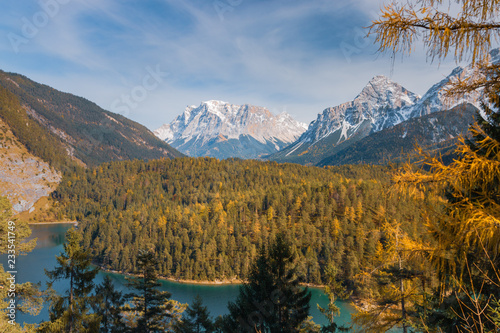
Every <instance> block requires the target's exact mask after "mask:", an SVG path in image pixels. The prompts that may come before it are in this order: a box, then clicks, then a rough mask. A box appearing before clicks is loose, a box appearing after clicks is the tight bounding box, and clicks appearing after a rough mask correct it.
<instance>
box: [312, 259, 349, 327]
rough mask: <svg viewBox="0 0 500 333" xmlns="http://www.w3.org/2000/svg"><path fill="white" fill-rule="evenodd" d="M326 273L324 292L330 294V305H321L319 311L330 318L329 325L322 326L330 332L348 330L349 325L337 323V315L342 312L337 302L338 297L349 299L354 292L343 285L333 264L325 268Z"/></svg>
mask: <svg viewBox="0 0 500 333" xmlns="http://www.w3.org/2000/svg"><path fill="white" fill-rule="evenodd" d="M325 275H326V283H325V289H324V293H325V294H326V295H327V296H328V307H327V308H323V307H321V306H319V304H318V309H319V311H320V312H321V313H322V314H323V315H324V316H325V317H326V318H327V319H328V325H325V326H323V327H322V328H321V332H322V333H330V332H336V331H337V330H339V331H346V330H347V327H344V326H339V325H338V324H337V323H335V316H338V315H339V314H340V308H339V307H338V306H337V305H336V304H335V301H336V300H337V299H343V300H345V299H347V298H349V296H350V295H351V293H352V292H348V291H347V289H346V287H345V286H344V285H342V282H341V281H339V279H338V277H337V275H338V272H337V268H336V267H335V266H333V265H332V264H330V265H328V267H327V268H326V270H325Z"/></svg>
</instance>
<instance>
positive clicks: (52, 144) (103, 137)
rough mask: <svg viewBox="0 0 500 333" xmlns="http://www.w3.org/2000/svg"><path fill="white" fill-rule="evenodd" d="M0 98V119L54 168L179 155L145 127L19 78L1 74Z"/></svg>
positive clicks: (92, 104) (31, 149)
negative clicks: (72, 164) (75, 163)
mask: <svg viewBox="0 0 500 333" xmlns="http://www.w3.org/2000/svg"><path fill="white" fill-rule="evenodd" d="M0 94H1V97H2V98H1V99H0V103H2V105H1V107H0V117H1V118H2V119H3V120H4V121H5V122H6V123H7V125H9V127H10V128H11V130H12V132H13V133H14V135H16V137H17V138H18V139H19V140H20V141H21V142H22V143H23V144H24V145H25V146H26V147H27V148H28V150H29V151H30V152H32V153H33V154H34V155H37V156H39V157H41V158H42V159H43V160H44V161H46V162H48V163H50V164H51V165H52V166H55V167H56V168H58V169H62V168H63V167H65V166H68V165H69V164H71V162H70V161H73V163H74V162H78V163H80V164H84V165H89V166H90V165H97V164H99V163H102V162H107V161H112V160H125V159H134V158H140V159H154V158H162V157H176V156H181V155H182V154H180V153H179V152H177V151H176V150H175V149H173V148H172V147H170V146H169V145H168V144H166V143H164V142H162V141H161V140H158V139H157V138H156V137H155V136H154V135H153V134H152V133H151V132H150V131H149V130H148V129H147V128H145V127H144V126H142V125H140V124H138V123H136V122H134V121H132V120H130V119H127V118H125V117H123V116H121V115H118V114H115V113H112V112H108V111H105V110H103V109H101V108H100V107H99V106H97V105H96V104H95V103H92V102H90V101H88V100H86V99H84V98H81V97H77V96H74V95H71V94H67V93H63V92H60V91H57V90H55V89H52V88H50V87H48V86H46V85H42V84H39V83H36V82H34V81H32V80H29V79H28V78H26V77H24V76H22V75H18V74H11V73H5V72H0ZM24 126H26V128H25V127H24ZM30 126H31V127H30ZM35 133H36V135H35ZM40 141H41V142H40Z"/></svg>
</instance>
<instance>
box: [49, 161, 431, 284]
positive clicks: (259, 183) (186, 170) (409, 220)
mask: <svg viewBox="0 0 500 333" xmlns="http://www.w3.org/2000/svg"><path fill="white" fill-rule="evenodd" d="M388 187H389V173H388V168H387V167H379V166H366V165H365V166H345V167H337V168H329V169H321V168H315V167H304V166H300V165H293V164H277V163H275V162H259V161H251V160H246V161H244V160H237V159H232V160H223V161H220V160H217V159H211V158H179V159H173V160H167V159H165V160H154V161H149V162H144V161H139V160H135V161H124V162H112V163H105V164H102V165H100V166H98V167H95V168H90V169H83V168H82V169H76V171H75V172H74V173H68V174H67V175H66V176H65V177H64V179H63V181H62V182H61V185H60V186H59V188H58V189H57V191H56V192H54V193H53V196H54V198H55V199H57V200H59V202H60V203H61V207H62V208H61V209H62V213H64V214H65V215H66V216H67V217H70V218H72V219H77V220H79V221H81V222H80V229H81V230H82V232H83V242H84V244H83V245H84V247H85V248H90V249H91V254H92V255H93V256H94V257H95V261H96V263H98V264H99V265H100V266H102V267H104V268H105V269H109V270H116V271H121V272H132V271H134V270H136V267H135V262H136V261H137V260H136V259H137V255H138V251H139V250H140V249H142V248H147V249H154V251H155V252H156V253H157V254H158V255H159V274H160V275H161V276H164V277H168V278H173V279H183V280H204V281H214V280H231V279H235V278H236V279H241V280H243V279H245V278H246V276H247V275H248V272H249V269H250V264H251V263H252V262H253V260H254V259H255V258H256V256H257V255H258V253H259V249H260V248H262V247H266V246H267V244H268V243H269V240H271V239H274V238H275V236H276V234H277V233H279V232H281V231H283V232H286V233H287V236H288V237H289V238H290V239H292V240H293V244H292V246H293V249H294V251H295V252H296V255H297V259H298V262H299V263H300V265H299V267H298V270H299V273H300V274H301V275H303V276H304V279H305V281H304V282H307V283H312V284H322V283H323V282H324V281H325V277H324V270H325V268H326V267H327V266H328V265H330V266H332V265H333V266H335V267H337V268H338V271H339V272H340V273H339V278H341V279H342V280H343V281H345V283H346V285H347V286H348V287H350V288H352V289H354V290H355V291H356V292H358V293H363V292H364V291H366V290H368V289H369V288H370V286H369V285H366V284H361V283H357V282H356V281H357V280H356V279H355V277H356V275H357V274H358V273H360V271H361V270H363V271H365V270H367V269H368V268H369V267H370V265H371V261H372V260H371V259H370V258H371V257H373V255H374V253H375V251H376V249H377V247H378V246H380V244H381V242H383V241H384V240H383V238H384V231H383V229H382V226H383V224H384V222H385V221H387V220H391V221H393V220H394V221H398V222H399V223H400V224H401V226H402V228H403V229H404V230H405V231H406V232H407V233H408V234H409V235H419V234H420V233H421V229H422V228H423V226H422V225H421V224H420V223H419V218H418V217H419V208H418V206H417V204H416V203H415V201H412V200H410V198H409V197H408V198H401V197H397V196H391V195H389V193H388V190H387V189H388Z"/></svg>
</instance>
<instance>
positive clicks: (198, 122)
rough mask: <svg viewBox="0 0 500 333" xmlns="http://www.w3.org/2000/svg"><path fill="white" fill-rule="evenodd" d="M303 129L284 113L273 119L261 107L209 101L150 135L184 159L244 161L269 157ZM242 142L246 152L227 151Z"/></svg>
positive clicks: (189, 109)
mask: <svg viewBox="0 0 500 333" xmlns="http://www.w3.org/2000/svg"><path fill="white" fill-rule="evenodd" d="M306 129H307V126H306V124H303V123H300V122H298V121H296V120H294V119H293V118H292V117H291V116H290V115H288V114H287V113H281V114H279V115H278V116H274V115H273V114H272V113H271V112H270V111H269V110H268V109H266V108H263V107H258V106H253V105H248V104H245V105H234V104H229V103H227V102H223V101H218V100H210V101H205V102H202V103H201V104H200V105H199V106H197V107H194V106H191V107H187V108H186V110H185V111H184V113H182V114H181V115H179V116H178V117H177V118H175V119H174V120H173V121H172V122H171V123H170V124H165V125H163V126H162V127H160V128H158V129H157V130H155V131H154V133H155V134H156V135H157V136H158V137H159V138H160V139H162V140H165V141H167V142H168V143H170V144H171V145H172V146H174V147H175V148H177V149H179V150H180V151H182V152H184V153H186V154H188V155H192V156H206V155H208V156H214V157H219V158H226V157H244V158H248V157H257V156H260V155H263V154H269V153H273V152H275V151H277V150H279V149H281V148H282V147H284V146H286V145H288V144H290V143H291V142H293V141H295V140H296V139H297V138H298V137H299V136H300V134H302V133H303V132H304V131H305V130H306ZM222 138H225V140H222ZM231 140H232V141H231ZM243 141H244V142H245V145H246V148H245V149H247V150H249V151H248V152H245V151H238V149H235V148H234V147H232V148H228V147H229V145H241V144H242V142H243ZM222 145H223V146H224V148H222V147H221V146H222ZM216 146H217V147H216ZM257 146H259V147H260V148H258V149H257V148H256V147H257ZM215 148H217V149H215ZM222 150H230V151H231V152H229V151H228V152H222Z"/></svg>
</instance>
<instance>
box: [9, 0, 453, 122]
mask: <svg viewBox="0 0 500 333" xmlns="http://www.w3.org/2000/svg"><path fill="white" fill-rule="evenodd" d="M385 2H387V1H385ZM383 4H384V1H383V0H380V1H379V0H352V1H346V0H329V1H327V0H309V1H305V0H303V1H297V0H213V1H212V0H206V1H201V0H141V1H139V0H120V1H118V0H40V1H31V0H23V1H5V2H4V3H3V4H2V7H3V8H2V12H1V13H0V17H1V19H0V36H1V37H0V69H2V70H4V71H9V72H16V73H20V74H23V75H26V76H28V77H29V78H31V79H33V80H35V81H37V82H40V83H44V84H47V85H49V86H52V87H54V88H56V89H59V90H62V91H65V92H70V93H73V94H75V95H79V96H83V97H85V98H87V99H89V100H91V101H93V102H96V103H97V104H98V105H100V106H101V107H103V108H104V109H107V110H110V111H114V112H117V113H121V114H123V115H125V116H127V117H129V118H131V119H133V120H135V121H138V122H140V123H141V124H144V125H145V126H147V127H148V128H150V129H156V128H157V127H159V126H161V125H162V124H163V123H166V122H170V121H171V120H172V119H173V118H174V117H175V116H177V115H178V114H180V113H181V112H182V111H183V110H184V108H185V107H186V106H187V105H198V104H199V103H200V102H201V101H205V100H210V99H218V100H223V101H226V102H230V103H233V104H247V103H248V104H254V105H259V106H265V107H267V108H269V110H271V112H273V113H275V114H277V113H280V112H282V111H287V112H288V113H290V114H292V115H293V116H294V117H295V118H297V119H298V120H301V121H304V122H307V123H309V122H310V121H312V120H314V119H315V118H316V115H317V114H318V113H320V112H321V111H322V110H323V109H324V108H326V107H330V106H335V105H338V104H340V103H343V102H346V101H348V100H351V99H352V98H354V97H355V96H356V95H357V94H358V93H359V92H360V91H361V89H362V88H363V87H364V86H365V85H366V83H367V82H368V81H369V80H370V79H371V78H372V77H373V76H375V75H379V74H383V75H386V76H388V77H390V78H391V79H393V80H394V81H396V82H398V83H400V84H402V85H403V86H405V87H406V88H407V89H409V90H411V91H413V92H416V93H419V94H423V93H425V91H426V90H427V89H428V88H430V86H431V85H432V84H434V83H436V82H437V81H439V80H441V79H442V78H443V77H444V76H446V75H448V74H449V73H450V72H451V70H452V69H453V68H454V67H456V64H455V63H454V62H453V59H450V60H449V61H443V62H441V63H430V62H429V61H426V58H425V54H424V53H423V51H422V50H421V48H417V50H416V52H415V53H414V54H412V56H411V57H409V58H400V57H399V58H397V59H396V61H395V62H394V65H392V61H391V59H390V54H379V53H377V46H376V45H374V44H373V38H363V36H364V35H365V34H366V32H367V31H366V30H365V29H363V27H366V26H368V25H370V22H371V20H373V19H375V18H376V15H377V13H378V12H379V9H380V8H381V6H383Z"/></svg>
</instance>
